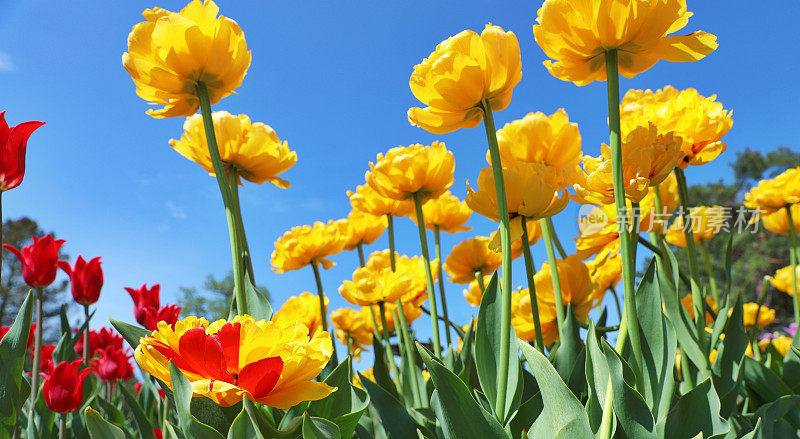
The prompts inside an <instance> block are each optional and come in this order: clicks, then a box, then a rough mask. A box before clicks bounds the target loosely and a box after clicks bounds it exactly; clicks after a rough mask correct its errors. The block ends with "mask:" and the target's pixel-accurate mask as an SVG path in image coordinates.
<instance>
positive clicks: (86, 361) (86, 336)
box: [83, 305, 89, 366]
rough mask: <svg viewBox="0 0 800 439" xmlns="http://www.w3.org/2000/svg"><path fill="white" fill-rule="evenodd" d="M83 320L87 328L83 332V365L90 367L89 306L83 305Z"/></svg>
mask: <svg viewBox="0 0 800 439" xmlns="http://www.w3.org/2000/svg"><path fill="white" fill-rule="evenodd" d="M83 320H84V321H85V322H86V328H85V329H84V330H83V364H85V365H87V366H88V365H89V305H83Z"/></svg>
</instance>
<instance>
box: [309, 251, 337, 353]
mask: <svg viewBox="0 0 800 439" xmlns="http://www.w3.org/2000/svg"><path fill="white" fill-rule="evenodd" d="M311 268H312V269H313V270H314V280H316V281H317V297H319V320H320V322H322V330H323V331H325V332H327V331H328V310H327V309H326V307H325V292H324V291H322V278H320V276H319V265H318V263H317V261H315V260H312V261H311ZM329 336H330V337H331V346H333V354H332V355H331V361H333V364H334V365H337V364H339V359H338V358H337V356H336V342H335V340H334V339H333V334H332V333H331V334H329Z"/></svg>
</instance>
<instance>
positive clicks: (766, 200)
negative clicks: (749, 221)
mask: <svg viewBox="0 0 800 439" xmlns="http://www.w3.org/2000/svg"><path fill="white" fill-rule="evenodd" d="M797 203H800V167H797V168H790V169H787V170H786V171H784V172H782V173H781V174H779V175H778V176H777V177H775V178H773V179H770V180H761V181H759V182H758V185H757V186H756V187H754V188H752V189H750V192H748V193H746V194H745V195H744V205H745V207H748V208H750V209H760V210H761V212H762V213H773V212H775V211H777V210H780V209H783V208H784V207H786V206H789V205H792V204H797Z"/></svg>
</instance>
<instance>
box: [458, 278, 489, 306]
mask: <svg viewBox="0 0 800 439" xmlns="http://www.w3.org/2000/svg"><path fill="white" fill-rule="evenodd" d="M491 278H492V276H491V275H486V276H483V278H482V279H481V280H480V281H479V280H478V279H475V280H473V281H472V282H470V283H469V286H468V287H467V288H465V289H464V299H466V300H467V303H469V304H470V305H472V306H481V300H482V299H483V291H484V288H485V287H486V285H487V284H489V280H491Z"/></svg>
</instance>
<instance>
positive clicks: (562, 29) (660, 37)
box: [533, 0, 718, 85]
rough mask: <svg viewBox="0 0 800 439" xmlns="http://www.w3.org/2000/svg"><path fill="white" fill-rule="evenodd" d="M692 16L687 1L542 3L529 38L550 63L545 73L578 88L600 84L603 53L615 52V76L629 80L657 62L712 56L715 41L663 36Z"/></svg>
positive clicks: (707, 37) (566, 0) (694, 35)
mask: <svg viewBox="0 0 800 439" xmlns="http://www.w3.org/2000/svg"><path fill="white" fill-rule="evenodd" d="M691 15H692V13H691V12H688V11H687V10H686V0H585V1H574V0H546V1H545V2H544V4H542V7H541V8H540V9H539V11H538V13H537V17H536V23H537V24H535V25H533V36H534V38H535V39H536V42H537V43H538V44H539V46H540V47H541V48H542V50H543V51H544V53H545V54H546V55H547V56H548V57H549V58H551V59H552V60H554V61H551V60H547V61H545V62H544V65H545V67H547V70H548V71H550V74H552V75H553V76H555V77H556V78H559V79H561V80H564V81H571V82H574V83H575V84H577V85H586V84H589V83H591V82H593V81H605V79H606V62H605V52H606V51H608V50H611V49H616V50H617V53H618V57H619V58H618V59H619V72H620V73H621V74H622V75H623V76H625V77H626V78H632V77H634V76H636V75H638V74H639V73H642V72H644V71H645V70H647V69H649V68H650V67H653V65H655V64H656V63H657V62H658V61H659V60H662V59H663V60H665V61H671V62H691V61H697V60H699V59H701V58H703V57H705V56H706V55H708V54H710V53H711V52H713V51H714V50H715V49H716V48H717V46H718V44H717V37H716V36H714V35H711V34H708V33H706V32H702V31H697V32H693V33H691V34H689V35H673V36H667V35H668V34H671V33H673V32H677V31H679V30H680V29H682V28H683V27H685V26H686V25H687V24H688V22H689V17H691Z"/></svg>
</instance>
